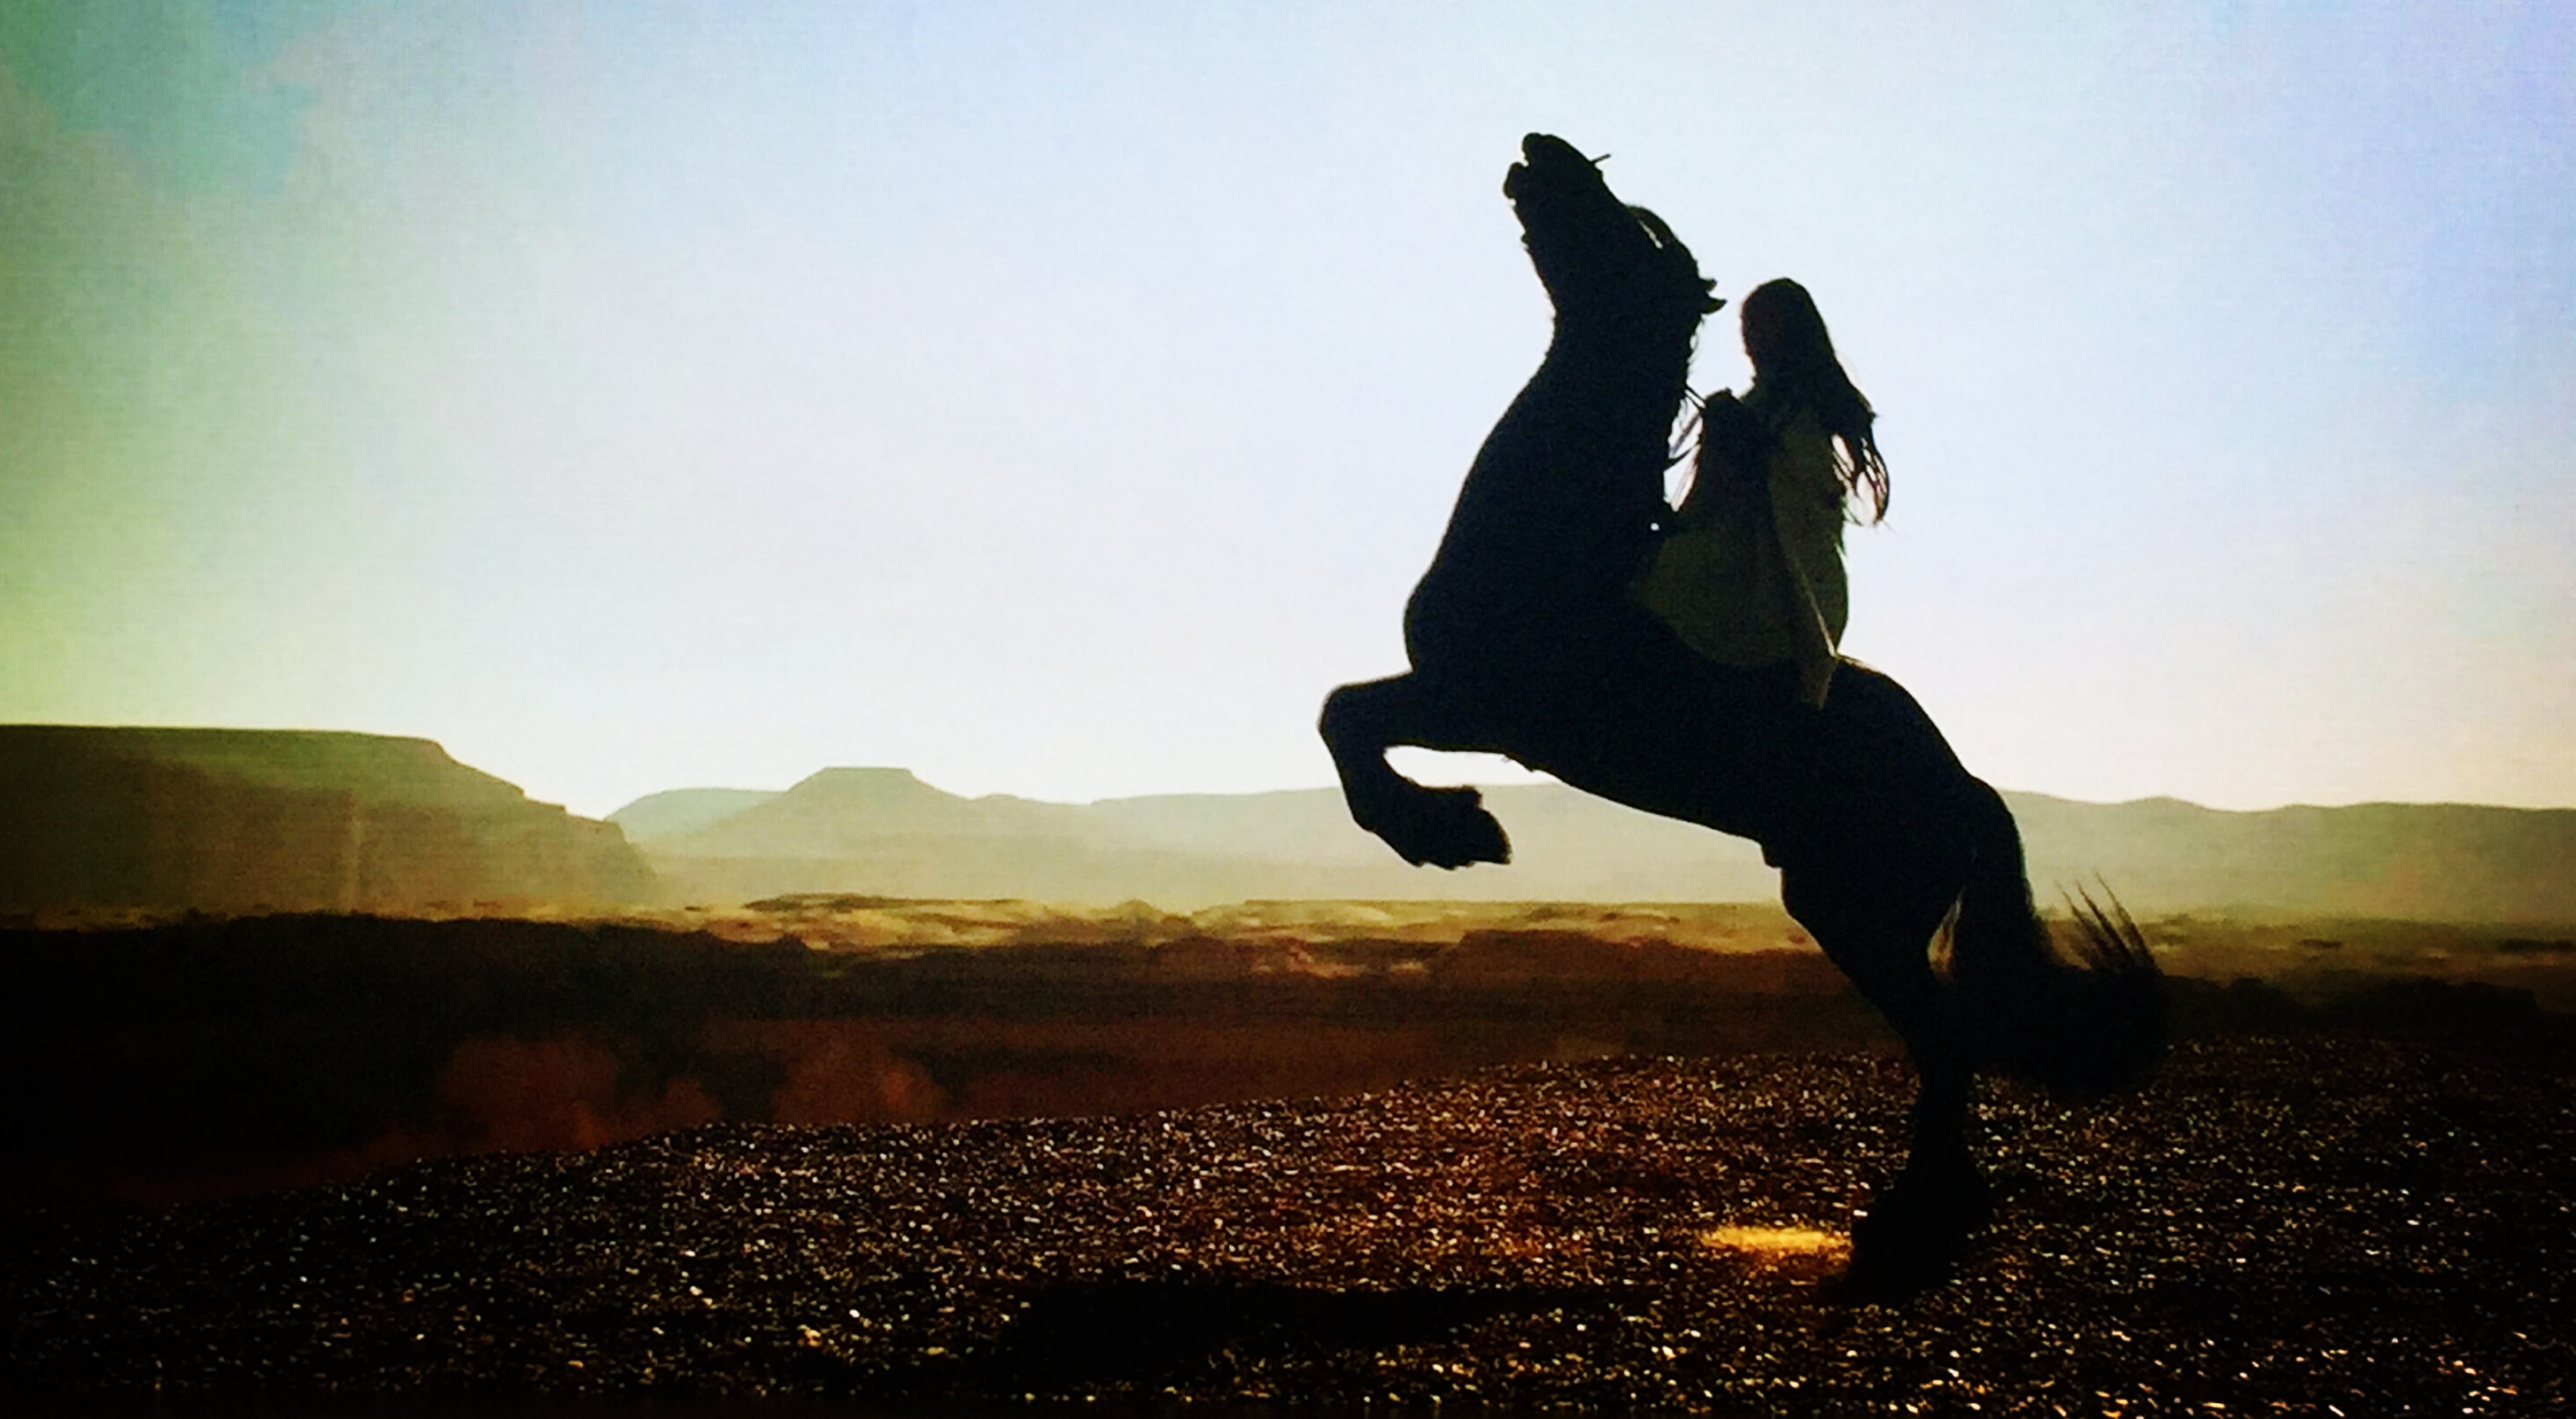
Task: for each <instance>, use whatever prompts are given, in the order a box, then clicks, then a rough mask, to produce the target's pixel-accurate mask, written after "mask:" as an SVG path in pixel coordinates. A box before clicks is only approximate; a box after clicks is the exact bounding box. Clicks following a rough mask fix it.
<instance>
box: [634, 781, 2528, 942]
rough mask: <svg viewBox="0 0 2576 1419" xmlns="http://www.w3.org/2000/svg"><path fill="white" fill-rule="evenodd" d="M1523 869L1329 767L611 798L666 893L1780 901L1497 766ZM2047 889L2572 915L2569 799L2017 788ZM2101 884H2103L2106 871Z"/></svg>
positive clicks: (1691, 846)
mask: <svg viewBox="0 0 2576 1419" xmlns="http://www.w3.org/2000/svg"><path fill="white" fill-rule="evenodd" d="M1485 792H1486V797H1487V800H1488V801H1489V802H1490V803H1491V804H1492V805H1493V807H1494V811H1495V812H1496V814H1497V815H1499V816H1500V817H1501V818H1502V820H1503V822H1504V823H1505V825H1506V826H1507V827H1508V828H1509V829H1510V831H1511V834H1512V840H1513V843H1514V846H1515V853H1514V861H1513V863H1512V865H1510V866H1508V867H1499V868H1497V867H1478V868H1474V869H1472V870H1469V871H1465V872H1457V873H1443V872H1436V871H1431V870H1427V869H1426V870H1417V869H1413V868H1408V867H1406V866H1404V865H1403V864H1402V863H1401V862H1399V861H1398V860H1396V858H1395V857H1394V856H1393V855H1392V854H1390V853H1388V852H1387V851H1386V850H1385V849H1384V848H1383V847H1382V846H1380V845H1379V844H1378V842H1377V841H1376V839H1374V838H1371V837H1369V836H1368V835H1367V834H1365V833H1362V832H1360V831H1359V830H1358V829H1356V828H1354V827H1353V826H1352V824H1351V821H1350V815H1349V813H1348V812H1347V811H1346V810H1345V809H1344V808H1343V806H1342V801H1341V795H1340V794H1339V793H1338V792H1336V791H1334V790H1332V789H1303V790H1293V791H1287V792H1278V793H1260V794H1231V795H1224V794H1183V795H1170V796H1161V797H1149V798H1117V799H1104V800H1102V801H1100V802H1096V803H1088V804H1063V803H1041V802H1034V801H1031V800H1028V799H1024V798H1012V797H1008V796H1003V795H994V796H990V797H984V798H963V797H959V796H957V795H954V794H949V793H945V792H942V791H941V790H940V789H938V788H936V787H933V786H931V785H929V784H926V783H923V782H922V781H921V780H920V779H918V778H916V777H914V776H913V775H912V774H911V773H909V772H907V771H905V770H902V769H889V768H872V769H857V768H850V769H826V770H824V771H823V772H821V773H818V774H815V775H813V776H812V777H810V778H807V779H806V780H804V781H803V782H801V783H799V784H797V785H796V786H795V787H793V788H791V789H788V790H787V791H785V792H784V793H756V792H750V791H746V790H719V789H689V790H683V791H681V792H680V793H677V794H657V795H654V796H653V797H651V798H646V799H640V800H638V801H637V802H635V803H632V804H629V805H628V806H626V807H625V808H621V809H619V810H618V811H617V812H615V813H612V814H610V815H609V819H610V821H611V822H615V823H619V824H622V825H624V826H625V827H626V829H627V832H628V835H629V836H630V837H631V838H632V839H633V840H634V841H635V843H636V844H637V846H639V847H640V848H642V849H643V850H644V852H645V853H646V855H647V856H648V857H649V858H650V859H651V860H652V862H653V864H654V867H655V870H656V871H657V872H658V873H659V874H660V875H661V878H662V881H663V883H664V887H665V890H666V891H667V892H669V893H670V894H671V900H674V901H684V902H703V903H737V902H746V901H753V900H758V899H762V898H773V897H782V896H790V895H797V894H810V893H846V894H856V895H873V896H888V897H942V898H999V897H1019V898H1030V899H1036V900H1043V901H1053V902H1064V903H1081V904H1090V905H1107V904H1109V903H1113V902H1119V901H1124V900H1128V899H1131V898H1140V899H1142V900H1145V901H1149V902H1152V903H1154V904H1155V905H1156V906H1158V907H1162V908H1165V909H1167V910H1175V911H1189V910H1195V909H1198V908H1201V907H1207V906H1213V905H1219V904H1223V903H1231V902H1239V901H1251V900H1259V899H1270V900H1300V899H1303V900H1343V901H1353V900H1357V901H1370V900H1407V899H1412V900H1466V901H1524V902H1547V901H1561V902H1659V901H1660V902H1766V901H1774V900H1776V899H1777V894H1778V878H1777V875H1776V874H1774V873H1773V872H1772V871H1771V870H1770V869H1769V868H1767V867H1765V866H1763V864H1762V861H1761V857H1760V854H1759V853H1758V852H1757V851H1756V849H1755V848H1754V847H1753V846H1752V845H1751V844H1750V843H1745V842H1741V841H1738V840H1736V839H1732V838H1726V837H1721V836H1719V835H1717V834H1715V833H1711V832H1708V831H1706V830H1705V829H1702V828H1698V827H1694V826H1692V825H1689V824H1686V823H1678V822H1673V821H1670V820H1667V819H1661V818H1655V817H1651V816H1649V815H1647V814H1643V813H1638V812H1635V811H1633V810H1630V809H1626V808H1622V807H1619V806H1618V805H1616V804H1612V803H1608V802H1605V801H1603V800H1601V799H1597V798H1591V797H1587V796H1585V795H1583V794H1579V793H1576V792H1573V791H1572V790H1570V789H1566V788H1562V787H1559V786H1556V785H1553V784H1532V785H1515V786H1511V787H1503V788H1489V789H1487V790H1486V791H1485ZM2005 797H2006V799H2007V800H2008V801H2009V802H2010V803H2011V805H2012V808H2013V812H2014V815H2015V816H2016V817H2017V818H2018V819H2019V820H2020V823H2021V827H2022V834H2023V838H2024V840H2025V843H2026V845H2027V849H2028V852H2029V855H2030V861H2031V869H2032V880H2033V881H2034V882H2035V883H2037V884H2038V886H2039V888H2040V891H2041V893H2042V894H2043V896H2044V897H2047V898H2050V899H2052V900H2051V902H2050V904H2052V905H2053V904H2054V902H2053V898H2054V891H2053V890H2052V887H2053V886H2054V885H2057V884H2062V886H2063V887H2064V888H2066V889H2069V890H2072V889H2074V888H2077V887H2079V886H2089V885H2091V884H2093V883H2094V882H2095V880H2096V879H2097V877H2098V878H2099V879H2101V880H2103V881H2106V882H2108V883H2109V885H2110V886H2111V887H2112V888H2113V889H2114V890H2116V891H2117V892H2118V893H2119V894H2120V896H2121V898H2122V899H2123V900H2124V901H2125V902H2126V903H2127V904H2128V905H2129V906H2130V907H2131V908H2132V909H2134V910H2137V911H2141V912H2155V913H2168V914H2169V913H2175V912H2190V911H2223V912H2244V911H2254V912H2276V913H2282V914H2288V915H2303V916H2326V917H2335V916H2348V917H2393V918H2407V919H2414V920H2423V921H2448V922H2462V923H2468V922H2517V921H2524V922H2546V923H2564V922H2570V921H2576V811H2571V810H2565V809H2515V808H2490V807H2477V806H2470V805H2460V804H2393V803H2374V804H2360V805H2355V806H2351V807H2340V808H2309V807H2294V808H2278V809H2272V810H2268V811H2264V812H2231V811H2225V810H2220V809H2214V808H2203V807H2199V806H2197V805H2195V804H2190V803H2184V802H2182V801H2180V800H2177V799H2171V798H2155V799H2146V800H2142V801H2139V802H2134V803H2120V804H2100V803H2077V802H2072V801H2070V800H2067V799H2062V798H2051V797H2047V796H2044V795H2041V794H2031V793H2008V794H2006V795H2005ZM2097 890H2098V889H2097Z"/></svg>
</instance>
